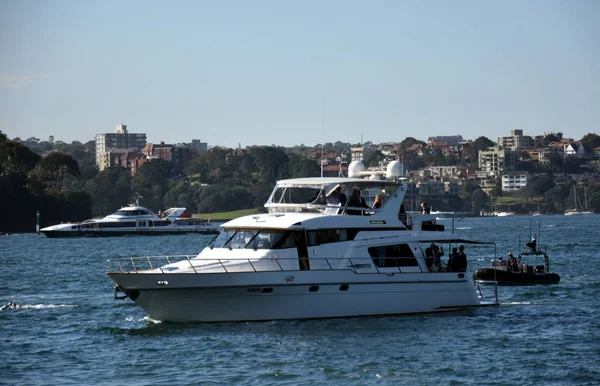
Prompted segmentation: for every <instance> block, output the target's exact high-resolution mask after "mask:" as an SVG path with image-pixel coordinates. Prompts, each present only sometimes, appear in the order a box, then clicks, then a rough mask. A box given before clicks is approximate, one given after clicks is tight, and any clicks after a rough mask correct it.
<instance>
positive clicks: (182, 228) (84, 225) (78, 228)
mask: <svg viewBox="0 0 600 386" xmlns="http://www.w3.org/2000/svg"><path fill="white" fill-rule="evenodd" d="M184 212H185V208H170V209H167V210H165V211H164V213H160V212H159V213H158V214H155V213H153V212H152V211H151V210H149V209H146V208H144V207H142V206H138V205H137V204H136V205H129V206H127V207H124V208H121V209H119V210H118V211H117V212H115V213H113V214H110V215H108V216H106V217H104V218H102V219H98V220H87V221H84V222H81V223H67V224H58V225H52V226H49V227H46V228H42V229H41V230H40V231H41V232H42V233H43V234H44V235H46V237H98V236H126V235H145V236H147V235H165V234H183V233H209V234H213V233H214V234H216V233H219V226H218V225H217V224H214V223H211V222H210V220H206V219H202V218H192V217H191V216H189V215H186V214H185V213H184Z"/></svg>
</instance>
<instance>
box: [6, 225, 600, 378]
mask: <svg viewBox="0 0 600 386" xmlns="http://www.w3.org/2000/svg"><path fill="white" fill-rule="evenodd" d="M538 221H539V224H540V228H539V233H540V235H539V237H540V244H541V245H542V246H547V248H548V254H549V256H550V263H551V269H552V271H554V272H557V273H559V274H560V275H561V282H560V284H558V285H552V286H536V287H512V288H511V287H501V288H500V301H501V302H502V306H501V307H499V308H486V309H481V310H479V311H477V312H476V313H474V314H471V313H453V314H445V315H419V316H397V317H370V318H348V319H334V320H316V321H275V322H259V323H215V324H205V323H187V324H170V323H157V322H154V321H152V320H150V319H149V318H148V317H147V316H146V314H145V313H144V312H143V311H142V310H141V309H140V308H138V307H137V306H135V305H134V304H133V302H131V301H129V300H114V299H113V298H112V282H111V281H110V280H109V279H108V278H107V277H106V275H105V271H106V258H107V255H110V256H111V257H116V256H132V255H147V254H150V255H160V254H196V253H197V252H198V251H199V250H200V249H201V248H202V247H203V246H204V245H206V244H207V243H208V241H209V240H210V236H200V235H175V236H155V237H123V238H118V237H116V238H107V239H47V238H44V237H43V236H39V237H38V236H36V235H33V234H27V235H10V236H6V237H0V247H1V248H0V262H1V267H2V268H1V272H0V307H3V308H2V310H1V311H0V324H1V326H2V327H1V329H0V342H1V343H0V344H1V349H0V384H18V385H48V384H77V385H81V384H86V385H104V384H105V385H114V384H128V385H138V384H144V385H147V384H200V385H211V384H215V385H217V384H218V385H223V384H241V385H282V384H283V385H325V384H329V385H339V384H345V385H398V384H403V385H434V384H442V385H446V384H451V385H598V384H600V365H598V359H599V358H600V322H599V319H598V311H599V310H600V300H599V299H600V296H599V295H600V260H599V258H598V251H599V250H600V216H598V215H595V216H582V217H576V216H570V217H569V216H540V217H504V218H465V219H462V220H458V221H455V222H454V226H455V228H456V230H457V232H458V233H460V234H461V235H465V236H466V237H469V238H473V239H478V240H492V241H495V242H497V250H496V251H494V248H493V247H492V248H490V247H489V246H487V247H480V246H473V245H468V246H467V254H468V257H469V271H473V270H474V269H475V268H477V267H479V266H487V265H489V259H490V258H491V257H492V256H493V255H495V254H498V255H499V254H502V255H503V256H505V257H506V255H507V254H508V252H513V253H515V252H518V251H522V250H524V248H521V247H520V246H519V239H518V237H519V235H520V236H521V243H520V245H524V243H525V241H526V239H528V238H529V236H530V232H531V233H533V232H535V233H537V232H538ZM443 222H444V223H445V224H447V225H448V226H450V227H451V226H452V222H451V221H449V220H444V221H443ZM479 254H481V255H480V256H479V257H478V255H479ZM446 258H447V256H444V259H446Z"/></svg>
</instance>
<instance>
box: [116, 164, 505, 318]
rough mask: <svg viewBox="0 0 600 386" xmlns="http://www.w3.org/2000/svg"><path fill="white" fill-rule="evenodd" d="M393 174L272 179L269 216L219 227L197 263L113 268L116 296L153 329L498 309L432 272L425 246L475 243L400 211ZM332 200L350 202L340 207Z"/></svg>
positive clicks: (457, 281)
mask: <svg viewBox="0 0 600 386" xmlns="http://www.w3.org/2000/svg"><path fill="white" fill-rule="evenodd" d="M401 169H402V166H401V164H400V163H399V162H397V161H394V162H392V163H390V165H388V168H387V171H386V172H369V171H367V170H365V168H364V166H363V165H362V163H361V162H353V163H352V164H350V176H351V177H350V178H298V179H289V180H282V181H278V182H277V184H276V186H275V188H274V190H273V192H272V193H271V196H270V197H269V199H268V201H267V203H266V204H265V207H266V208H267V209H268V213H265V214H260V215H250V216H245V217H240V218H237V219H235V220H232V221H229V222H227V223H225V224H223V225H222V231H221V233H220V234H219V235H218V236H217V237H216V238H215V239H214V240H213V241H212V242H211V243H210V245H209V246H207V247H206V248H204V250H202V251H201V252H200V253H199V254H198V255H197V256H162V257H134V258H120V259H113V260H109V261H108V272H107V275H108V276H109V277H110V279H111V280H112V281H114V283H115V284H116V285H115V291H114V292H115V293H114V296H115V298H129V299H131V300H132V301H134V302H135V303H136V304H137V305H138V306H140V307H141V308H142V309H144V311H146V312H147V313H148V314H149V315H150V317H151V318H153V319H155V320H160V321H173V322H185V321H199V322H223V321H261V320H277V319H311V318H336V317H354V316H371V315H395V314H414V313H430V312H443V311H455V310H461V309H471V308H476V307H481V306H482V305H490V304H497V298H496V302H495V303H492V302H490V303H484V302H483V301H482V300H481V299H480V297H479V296H478V291H477V288H476V284H475V283H474V281H473V280H472V278H471V275H470V274H467V273H466V272H446V270H445V269H444V268H443V267H441V268H437V267H436V268H434V267H433V266H432V265H429V264H428V262H430V261H429V260H428V259H426V258H425V255H424V252H423V249H422V246H421V244H423V243H426V244H427V246H429V244H431V243H432V242H435V243H449V244H450V245H452V244H458V243H461V244H463V243H468V242H473V243H477V242H475V241H468V240H464V239H461V238H460V237H458V236H457V235H455V234H453V233H451V232H448V231H446V230H445V228H444V226H443V225H440V224H436V222H435V221H434V219H435V215H431V214H423V215H422V214H414V215H407V214H406V213H403V212H399V210H400V209H401V208H403V206H402V207H401V204H402V201H403V198H404V195H405V193H406V185H405V184H404V183H403V180H402V179H401V178H400V176H401V175H402V173H401V172H402V170H401ZM369 175H370V177H368V176H369ZM338 187H339V188H340V189H337V188H338ZM354 190H358V191H359V192H361V193H362V194H363V196H364V197H371V196H374V195H373V193H375V192H376V193H377V194H378V195H380V196H382V197H383V201H384V202H383V205H382V206H381V207H380V208H379V209H370V208H368V207H366V205H365V204H364V203H362V204H360V203H359V202H360V201H357V200H354V197H353V191H354ZM336 191H341V192H345V194H346V196H347V200H346V201H345V202H343V200H342V201H341V202H340V200H339V198H340V196H339V195H338V193H336ZM491 244H493V243H491ZM456 246H458V245H456ZM448 250H449V248H448ZM121 294H123V295H121Z"/></svg>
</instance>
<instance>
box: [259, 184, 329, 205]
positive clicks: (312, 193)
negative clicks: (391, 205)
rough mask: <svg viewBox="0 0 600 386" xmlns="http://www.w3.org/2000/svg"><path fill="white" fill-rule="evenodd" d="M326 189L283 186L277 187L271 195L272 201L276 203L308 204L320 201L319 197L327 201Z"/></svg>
mask: <svg viewBox="0 0 600 386" xmlns="http://www.w3.org/2000/svg"><path fill="white" fill-rule="evenodd" d="M325 193H326V189H325V188H323V189H321V188H313V187H305V186H299V187H281V188H277V189H275V191H274V192H273V195H272V197H271V203H274V204H308V203H315V204H316V203H319V202H318V199H319V198H321V199H322V201H323V202H322V203H325Z"/></svg>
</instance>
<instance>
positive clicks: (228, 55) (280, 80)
mask: <svg viewBox="0 0 600 386" xmlns="http://www.w3.org/2000/svg"><path fill="white" fill-rule="evenodd" d="M323 100H324V101H325V103H324V106H325V108H324V109H323ZM323 111H324V114H323ZM323 117H324V119H323V122H324V125H322V118H323ZM119 123H124V124H126V125H127V126H128V129H129V131H130V132H134V133H137V132H143V133H147V134H148V141H149V142H160V141H165V142H166V143H176V142H189V141H191V139H200V140H202V141H204V142H208V144H209V146H215V145H221V146H228V147H236V146H237V145H238V144H241V145H242V147H245V146H248V145H271V144H275V145H282V146H291V145H296V144H302V143H303V144H305V145H307V146H310V145H314V144H317V143H321V142H322V141H323V140H324V141H325V142H335V141H336V140H341V141H344V142H351V143H357V142H360V140H361V135H362V138H363V140H364V141H373V142H376V143H379V142H386V141H401V140H403V139H404V138H406V137H408V136H411V137H415V138H418V139H423V140H426V139H427V137H429V136H434V135H452V134H461V135H462V136H463V137H465V138H467V139H475V138H477V137H479V136H480V135H485V136H487V137H488V138H490V139H492V140H494V141H495V140H496V139H497V136H499V135H508V134H509V130H510V129H515V128H516V129H523V130H524V132H525V134H527V135H537V134H543V133H548V132H551V131H562V132H564V133H565V136H567V137H571V138H574V139H581V137H583V136H584V135H585V134H587V133H598V132H600V130H599V128H600V1H596V0H589V1H586V0H572V1H553V0H540V1H536V0H526V1H525V0H523V1H497V2H494V1H327V0H321V1H312V0H304V1H285V0H281V1H276V0H273V1H261V2H252V1H238V2H231V1H211V2H206V1H192V0H189V1H169V2H166V1H165V2H155V1H110V0H109V1H91V0H90V1H87V0H86V1H79V0H74V1H53V0H47V1H41V0H39V1H28V0H13V1H9V0H0V130H2V131H3V132H4V133H5V134H7V135H8V137H9V138H14V137H17V136H18V137H21V138H23V139H26V138H29V137H32V136H33V137H37V138H40V139H42V140H47V139H48V136H49V135H54V137H55V139H56V140H63V141H65V142H71V141H73V140H78V141H81V142H84V143H85V142H87V141H89V140H92V139H93V138H94V134H97V133H109V132H113V130H114V129H115V127H116V125H117V124H119ZM322 126H323V127H324V130H322Z"/></svg>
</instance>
